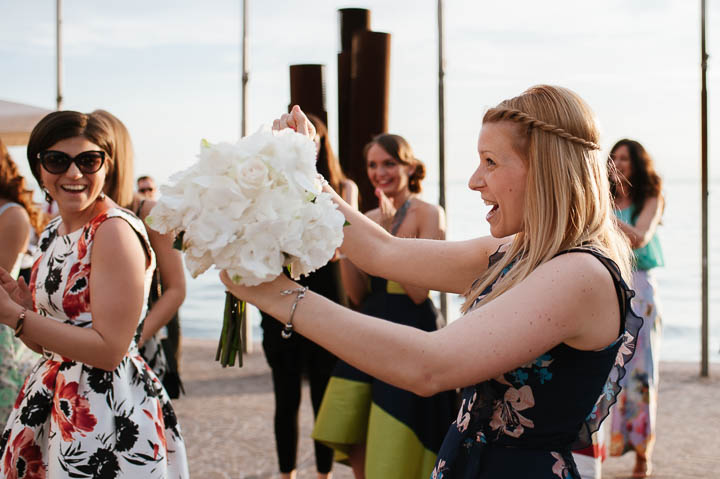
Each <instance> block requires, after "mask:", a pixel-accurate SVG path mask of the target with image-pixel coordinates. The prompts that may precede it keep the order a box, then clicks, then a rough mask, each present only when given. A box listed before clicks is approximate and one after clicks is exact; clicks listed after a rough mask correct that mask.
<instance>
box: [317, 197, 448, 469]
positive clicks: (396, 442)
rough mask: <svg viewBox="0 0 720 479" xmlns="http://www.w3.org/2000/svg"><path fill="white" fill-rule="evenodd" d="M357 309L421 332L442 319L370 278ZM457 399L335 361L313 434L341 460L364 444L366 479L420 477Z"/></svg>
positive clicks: (426, 304) (428, 306)
mask: <svg viewBox="0 0 720 479" xmlns="http://www.w3.org/2000/svg"><path fill="white" fill-rule="evenodd" d="M408 207H409V203H407V204H406V205H403V207H401V208H400V209H399V210H398V212H399V214H397V215H396V218H395V220H394V222H393V223H394V224H393V227H392V228H391V233H392V234H395V233H396V232H397V230H398V228H399V226H400V223H401V222H402V216H403V214H404V212H406V211H407V208H408ZM360 311H361V312H362V313H364V314H367V315H369V316H374V317H376V318H382V319H385V320H388V321H392V322H394V323H398V324H403V325H406V326H412V327H414V328H418V329H422V330H424V331H435V330H436V329H438V326H439V325H440V324H441V323H442V322H443V320H442V316H441V315H440V314H439V313H438V311H437V310H436V309H435V306H434V305H433V303H432V301H431V300H430V298H426V299H425V301H423V302H422V303H420V304H415V303H414V302H413V300H412V299H410V297H409V296H408V295H407V294H406V293H405V291H404V290H403V288H402V286H401V285H400V284H398V283H396V282H394V281H387V280H385V279H382V278H378V277H374V276H371V277H370V294H369V295H368V297H367V298H366V299H365V301H364V302H363V304H362V306H361V308H360ZM456 402H457V394H456V392H455V391H446V392H442V393H439V394H436V395H434V396H431V397H427V398H425V397H420V396H418V395H416V394H413V393H411V392H409V391H406V390H404V389H400V388H397V387H395V386H391V385H390V384H387V383H385V382H383V381H380V380H379V379H376V378H374V377H372V376H370V375H368V374H365V373H364V372H362V371H360V370H358V369H356V368H354V367H352V366H350V365H349V364H347V363H346V362H344V361H342V360H339V361H338V363H337V366H336V367H335V370H334V371H333V376H332V377H331V378H330V382H329V384H328V388H327V391H326V392H325V397H324V398H323V402H322V405H321V407H320V412H319V413H318V417H317V421H316V423H315V429H314V431H313V435H312V436H313V438H314V439H315V440H317V441H320V442H323V443H325V444H327V445H328V446H330V447H332V448H333V449H335V459H336V460H338V461H340V462H346V461H347V453H348V452H349V450H350V446H353V445H359V444H365V446H366V455H365V477H366V478H367V479H385V478H403V479H415V478H422V479H425V478H427V477H428V475H429V474H430V471H431V470H432V467H433V464H434V463H435V460H436V458H437V452H438V450H439V449H440V444H441V443H442V438H443V436H444V434H445V431H447V428H448V426H449V425H450V423H451V422H452V420H453V412H454V411H455V408H456Z"/></svg>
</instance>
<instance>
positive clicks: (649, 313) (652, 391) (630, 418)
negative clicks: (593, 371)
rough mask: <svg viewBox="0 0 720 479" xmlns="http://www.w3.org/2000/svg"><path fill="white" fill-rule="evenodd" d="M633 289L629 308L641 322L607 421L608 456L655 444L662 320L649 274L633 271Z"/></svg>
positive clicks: (642, 449) (640, 450) (642, 452)
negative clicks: (609, 425) (634, 289)
mask: <svg viewBox="0 0 720 479" xmlns="http://www.w3.org/2000/svg"><path fill="white" fill-rule="evenodd" d="M633 286H634V287H635V288H636V292H637V295H636V296H635V297H634V298H633V308H634V309H635V310H636V311H641V312H642V313H643V320H644V321H645V322H644V324H643V327H642V329H641V330H640V334H639V337H638V341H637V346H636V347H635V355H634V356H633V359H632V361H630V362H629V363H628V365H627V369H628V375H627V376H626V377H625V378H623V380H622V381H621V383H620V384H621V385H622V386H623V391H622V392H621V394H620V396H619V401H618V406H617V407H616V408H615V409H614V410H613V413H612V417H611V439H610V454H611V455H613V456H620V455H622V454H624V453H626V452H628V451H636V452H638V453H640V454H644V453H645V451H646V450H647V448H648V446H649V445H651V444H652V443H653V442H654V440H655V420H656V414H657V397H658V379H659V375H658V367H659V350H660V337H661V332H662V317H661V315H660V308H659V304H658V300H657V295H656V290H657V287H656V285H655V281H654V280H653V277H652V273H651V272H649V271H636V272H635V273H634V274H633Z"/></svg>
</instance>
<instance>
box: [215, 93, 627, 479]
mask: <svg viewBox="0 0 720 479" xmlns="http://www.w3.org/2000/svg"><path fill="white" fill-rule="evenodd" d="M274 127H275V128H284V127H292V128H295V129H297V131H299V132H301V133H306V134H308V135H310V136H312V135H313V133H314V132H313V131H312V128H311V127H310V126H309V124H308V122H307V120H306V119H305V117H304V115H302V112H301V111H300V110H299V109H297V108H296V109H294V110H293V111H292V112H291V114H290V115H285V116H283V117H282V118H280V119H279V120H276V123H275V124H274ZM597 143H598V129H597V126H596V124H595V121H594V116H593V114H592V112H591V110H590V108H589V107H588V105H587V104H586V103H585V102H584V101H583V100H582V99H581V98H580V97H579V96H578V95H577V94H575V93H574V92H572V91H570V90H568V89H565V88H560V87H553V86H545V85H541V86H536V87H532V88H530V89H528V90H527V91H525V92H524V93H523V94H521V95H520V96H518V97H515V98H512V99H509V100H505V101H503V102H501V103H500V104H499V105H497V106H496V107H494V108H491V109H490V110H488V112H487V113H486V114H485V116H484V118H483V125H482V129H481V131H480V135H479V139H478V153H479V166H478V168H477V170H476V171H475V172H474V173H473V175H472V176H471V177H470V180H469V186H470V188H471V189H472V190H474V191H477V192H479V193H480V196H481V197H482V199H483V201H484V202H485V203H486V204H487V205H490V206H491V210H490V212H489V213H488V214H487V217H486V219H487V221H488V222H489V224H490V231H491V233H492V237H485V238H478V239H474V240H470V241H462V242H443V241H435V240H425V239H403V238H396V237H394V236H392V235H390V234H388V233H387V232H386V231H385V230H384V229H383V228H381V227H380V226H378V225H377V224H375V223H373V222H372V221H370V220H369V219H367V218H365V217H364V216H363V215H361V214H359V213H357V212H355V211H353V210H352V208H349V207H348V206H347V205H345V204H344V203H343V201H342V200H341V199H340V198H339V197H337V196H335V201H336V202H337V204H338V205H339V208H340V210H341V211H342V212H343V214H345V216H346V218H347V220H348V221H349V222H350V224H351V225H350V226H347V227H346V230H345V240H344V243H343V245H342V251H343V253H344V254H346V255H347V256H348V257H349V258H350V260H351V261H352V262H353V263H354V264H356V265H358V267H360V268H361V269H363V270H364V271H367V272H368V273H369V274H373V275H376V276H380V277H386V278H390V279H392V280H394V281H397V282H400V283H403V284H404V283H407V284H412V285H415V286H419V287H424V288H428V289H433V290H440V291H449V292H456V293H464V294H465V296H466V302H465V305H464V307H463V311H464V313H465V316H464V317H463V318H461V319H459V320H457V321H454V322H453V323H451V324H450V325H449V326H447V327H445V328H443V329H440V330H438V331H433V332H426V331H421V330H418V329H415V328H411V327H408V326H403V325H399V324H395V323H392V322H390V321H383V320H380V319H375V318H371V317H369V316H364V315H361V314H359V313H356V312H353V311H350V310H347V309H344V308H342V307H339V306H337V305H335V304H332V303H330V302H328V301H326V300H324V299H323V298H321V297H319V296H318V295H316V294H313V293H312V292H308V293H307V294H305V295H304V296H302V295H301V294H299V293H298V294H296V295H289V294H288V295H282V294H281V291H283V290H296V289H297V288H298V286H297V284H295V283H293V282H292V281H290V280H288V279H287V278H286V277H280V278H278V279H276V280H275V281H273V282H270V283H265V284H263V285H260V286H257V287H253V288H248V287H243V286H238V285H235V284H233V283H232V281H230V279H229V278H228V275H227V274H226V273H225V272H223V273H221V278H222V280H223V282H224V283H225V285H226V286H227V287H228V288H229V289H230V290H231V291H232V292H233V294H235V295H236V296H238V297H239V298H242V299H245V300H247V301H250V302H252V303H253V304H255V305H257V306H259V307H260V308H261V309H263V310H265V311H268V312H269V313H270V314H272V316H273V317H275V318H278V319H279V320H280V321H282V322H285V323H288V322H292V324H293V327H294V328H295V329H296V330H297V331H298V332H300V333H301V334H302V335H303V336H305V337H308V338H310V339H311V340H313V341H315V342H317V343H318V344H320V345H322V346H323V347H325V348H327V349H328V350H330V351H331V352H333V353H335V354H336V355H337V356H338V357H340V358H342V359H343V360H345V361H346V362H348V363H349V364H351V365H353V366H355V367H357V368H359V369H361V370H363V371H365V372H367V373H368V374H371V375H372V376H374V377H377V378H379V379H381V380H383V381H386V382H388V383H390V384H393V385H395V386H398V387H400V388H403V389H408V390H411V391H413V392H415V393H417V394H419V395H423V396H429V395H432V394H435V393H437V392H438V391H444V390H448V389H452V388H464V390H463V397H462V403H461V407H460V411H459V412H458V414H457V419H456V421H455V423H453V425H451V426H450V429H449V431H448V433H447V435H446V437H445V440H444V442H443V445H442V447H441V449H440V453H439V454H438V460H437V462H436V464H435V468H434V470H433V472H432V477H433V478H441V477H442V478H443V479H455V478H466V477H472V478H476V479H488V478H497V477H505V478H527V477H532V478H534V479H557V478H562V479H567V478H571V479H579V477H580V475H579V473H578V472H577V468H576V466H575V463H574V461H573V459H572V454H571V452H570V451H571V449H572V448H577V447H579V446H582V445H583V444H588V443H589V442H590V435H591V434H592V433H593V432H594V431H595V430H597V428H598V427H599V423H600V421H602V420H603V419H604V418H605V417H606V416H607V414H608V409H609V407H610V405H611V404H612V403H613V402H614V400H615V397H616V396H617V394H618V384H617V381H618V378H619V377H622V376H623V375H624V368H623V364H624V362H625V361H627V359H628V358H629V357H630V356H631V355H632V352H631V351H632V347H633V346H634V345H633V344H632V342H633V339H634V334H635V333H636V332H637V329H639V327H640V324H639V323H641V320H640V319H639V318H638V317H636V316H634V315H633V314H632V313H631V310H630V297H631V296H632V291H631V290H630V289H629V288H628V286H627V285H626V283H625V281H624V280H623V277H625V278H628V277H629V275H630V259H629V258H630V249H629V246H628V244H627V242H626V241H625V239H624V237H623V236H622V233H621V232H620V231H619V230H618V228H617V226H616V224H615V222H614V221H613V204H612V200H611V197H610V188H609V182H608V178H607V165H606V163H605V161H603V160H602V159H601V158H600V155H599V153H598V149H599V147H598V144H597ZM325 191H328V192H330V193H332V191H331V189H330V188H329V187H327V186H326V187H325ZM508 237H510V238H508ZM301 297H302V299H301ZM293 304H295V305H296V309H294V314H293V315H291V308H292V306H293ZM291 316H292V317H291Z"/></svg>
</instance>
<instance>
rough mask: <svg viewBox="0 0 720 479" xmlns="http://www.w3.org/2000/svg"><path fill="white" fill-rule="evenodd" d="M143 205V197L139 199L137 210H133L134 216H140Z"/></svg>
mask: <svg viewBox="0 0 720 479" xmlns="http://www.w3.org/2000/svg"><path fill="white" fill-rule="evenodd" d="M143 205H145V199H144V198H143V199H142V200H140V204H139V205H138V207H137V210H135V216H137V217H138V218H140V213H141V212H142V207H143Z"/></svg>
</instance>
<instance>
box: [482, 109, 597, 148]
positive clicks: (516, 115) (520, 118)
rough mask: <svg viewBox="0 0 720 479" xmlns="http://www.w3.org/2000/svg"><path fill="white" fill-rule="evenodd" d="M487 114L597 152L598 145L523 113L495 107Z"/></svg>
mask: <svg viewBox="0 0 720 479" xmlns="http://www.w3.org/2000/svg"><path fill="white" fill-rule="evenodd" d="M488 113H492V114H493V116H495V117H496V118H497V119H498V121H499V120H510V121H514V122H517V123H521V124H523V125H525V126H527V128H528V130H530V129H532V128H537V129H539V130H542V131H546V132H548V133H552V134H553V135H557V136H559V137H561V138H564V139H566V140H567V141H571V142H573V143H577V144H578V145H581V146H583V147H585V148H587V149H588V150H599V149H600V145H598V144H597V143H595V142H594V141H589V140H586V139H584V138H580V137H579V136H575V135H573V134H572V133H569V132H568V131H567V130H565V129H564V128H560V127H559V126H557V125H553V124H551V123H547V122H545V121H542V120H538V119H537V118H535V117H532V116H530V115H528V114H527V113H525V112H524V111H520V110H516V109H514V108H503V107H496V108H491V109H490V111H489V112H488Z"/></svg>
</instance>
